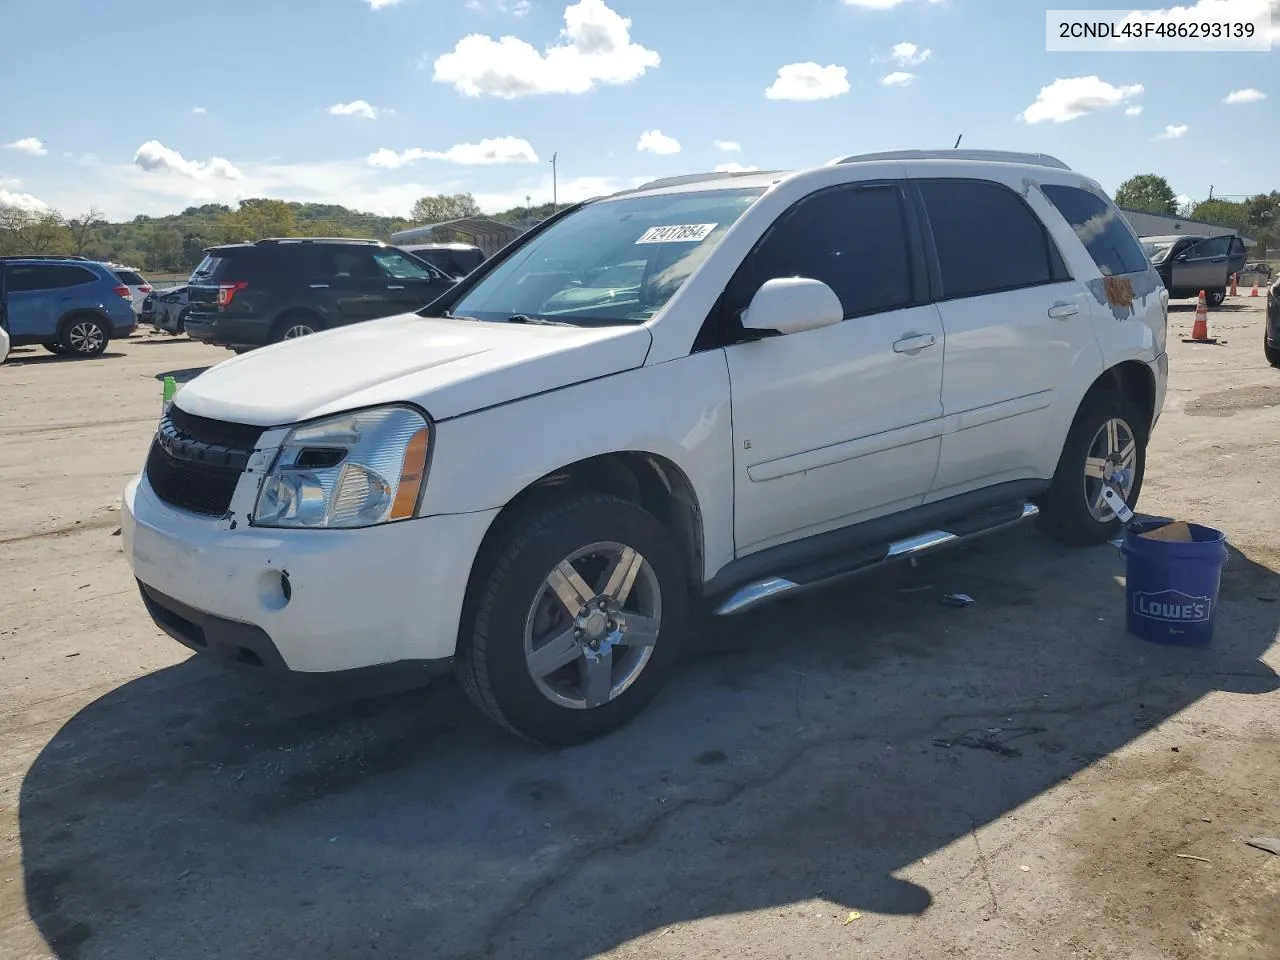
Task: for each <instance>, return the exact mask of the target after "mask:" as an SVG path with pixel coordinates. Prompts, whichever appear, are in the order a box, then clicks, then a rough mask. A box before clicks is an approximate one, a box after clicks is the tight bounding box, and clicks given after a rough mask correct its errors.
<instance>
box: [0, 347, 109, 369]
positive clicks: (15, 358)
mask: <svg viewBox="0 0 1280 960" xmlns="http://www.w3.org/2000/svg"><path fill="white" fill-rule="evenodd" d="M123 356H124V354H123V353H115V352H113V351H111V350H105V351H103V352H102V353H99V354H97V355H96V356H93V357H78V356H68V355H66V354H59V353H46V352H44V351H41V352H39V353H25V354H20V353H18V352H17V351H14V352H13V353H10V354H9V359H8V360H6V361H5V363H4V365H5V366H6V367H34V366H43V365H45V364H50V363H93V361H95V360H113V359H116V358H118V357H123Z"/></svg>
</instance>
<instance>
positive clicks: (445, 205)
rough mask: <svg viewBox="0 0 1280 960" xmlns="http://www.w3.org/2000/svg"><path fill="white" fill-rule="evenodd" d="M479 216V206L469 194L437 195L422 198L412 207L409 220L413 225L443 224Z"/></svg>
mask: <svg viewBox="0 0 1280 960" xmlns="http://www.w3.org/2000/svg"><path fill="white" fill-rule="evenodd" d="M478 216H480V205H479V204H478V203H476V198H475V197H473V196H472V195H471V194H469V193H452V194H443V193H442V194H439V195H438V196H433V197H423V198H422V199H421V200H419V201H418V202H417V203H415V204H414V205H413V210H412V212H410V214H409V219H410V220H412V221H413V222H414V223H443V222H444V221H445V220H459V219H461V218H462V217H478Z"/></svg>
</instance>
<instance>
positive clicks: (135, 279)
mask: <svg viewBox="0 0 1280 960" xmlns="http://www.w3.org/2000/svg"><path fill="white" fill-rule="evenodd" d="M114 272H115V275H116V276H117V277H119V278H120V282H121V283H123V284H125V285H127V286H130V287H141V286H142V285H143V284H145V283H146V282H147V281H145V280H143V279H142V274H140V273H137V272H135V271H133V270H116V271H114Z"/></svg>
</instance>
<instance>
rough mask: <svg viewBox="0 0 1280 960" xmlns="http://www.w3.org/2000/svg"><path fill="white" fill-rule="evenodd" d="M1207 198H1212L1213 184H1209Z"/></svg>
mask: <svg viewBox="0 0 1280 960" xmlns="http://www.w3.org/2000/svg"><path fill="white" fill-rule="evenodd" d="M1209 199H1210V200H1212V199H1213V184H1212V183H1211V184H1209Z"/></svg>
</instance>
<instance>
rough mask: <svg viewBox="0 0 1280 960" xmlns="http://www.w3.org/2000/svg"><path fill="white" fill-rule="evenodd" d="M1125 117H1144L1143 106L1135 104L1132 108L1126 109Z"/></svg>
mask: <svg viewBox="0 0 1280 960" xmlns="http://www.w3.org/2000/svg"><path fill="white" fill-rule="evenodd" d="M1124 115H1125V116H1126V117H1139V116H1142V104H1140V103H1135V104H1134V105H1133V106H1132V107H1125V108H1124Z"/></svg>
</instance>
